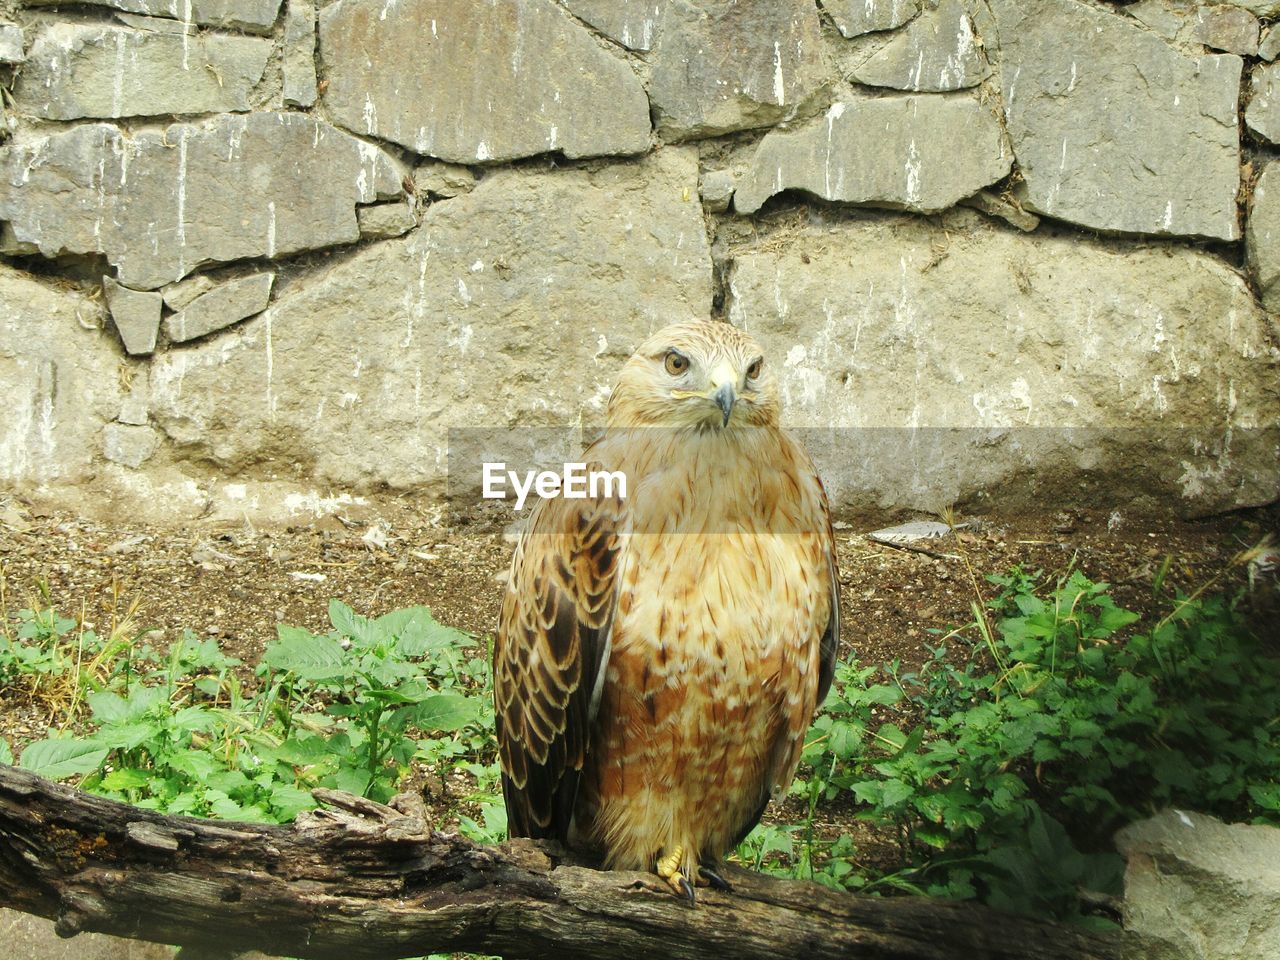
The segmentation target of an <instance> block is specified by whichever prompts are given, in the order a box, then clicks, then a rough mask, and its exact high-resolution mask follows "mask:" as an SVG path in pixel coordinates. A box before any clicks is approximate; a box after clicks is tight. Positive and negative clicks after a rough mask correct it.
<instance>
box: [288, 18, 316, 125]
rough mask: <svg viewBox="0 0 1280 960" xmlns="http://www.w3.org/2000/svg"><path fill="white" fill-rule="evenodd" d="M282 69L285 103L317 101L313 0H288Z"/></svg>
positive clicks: (293, 105) (310, 103) (300, 105)
mask: <svg viewBox="0 0 1280 960" xmlns="http://www.w3.org/2000/svg"><path fill="white" fill-rule="evenodd" d="M280 69H281V71H282V73H283V84H284V91H283V93H284V102H285V106H288V107H309V106H311V105H312V104H313V103H315V102H316V8H315V5H314V4H312V3H311V0H289V6H288V9H287V10H286V11H285V18H284V61H283V63H281V65H280Z"/></svg>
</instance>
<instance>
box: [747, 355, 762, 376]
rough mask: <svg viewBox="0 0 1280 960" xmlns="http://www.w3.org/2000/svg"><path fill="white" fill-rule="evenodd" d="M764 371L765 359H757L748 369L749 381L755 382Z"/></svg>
mask: <svg viewBox="0 0 1280 960" xmlns="http://www.w3.org/2000/svg"><path fill="white" fill-rule="evenodd" d="M763 369H764V357H756V358H755V359H754V360H752V361H751V366H749V367H747V379H748V380H754V379H756V377H758V376H760V371H761V370H763Z"/></svg>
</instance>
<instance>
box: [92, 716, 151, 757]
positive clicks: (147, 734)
mask: <svg viewBox="0 0 1280 960" xmlns="http://www.w3.org/2000/svg"><path fill="white" fill-rule="evenodd" d="M159 733H160V724H158V723H156V722H155V721H154V720H140V721H138V722H137V723H120V724H114V723H113V724H109V725H107V726H104V727H103V728H102V729H101V730H99V731H98V732H97V733H96V734H94V737H93V738H94V740H96V741H97V742H98V743H99V744H100V745H102V746H104V747H111V748H112V749H114V750H132V749H133V748H134V747H140V746H142V745H143V744H144V743H146V742H147V741H148V740H152V739H154V738H155V737H156V736H157V735H158V734H159Z"/></svg>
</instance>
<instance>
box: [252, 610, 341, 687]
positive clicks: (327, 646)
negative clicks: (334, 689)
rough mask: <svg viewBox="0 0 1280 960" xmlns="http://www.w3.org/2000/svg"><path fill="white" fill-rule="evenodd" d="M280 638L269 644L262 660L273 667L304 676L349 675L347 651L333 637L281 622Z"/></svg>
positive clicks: (278, 627) (327, 676) (277, 631)
mask: <svg viewBox="0 0 1280 960" xmlns="http://www.w3.org/2000/svg"><path fill="white" fill-rule="evenodd" d="M276 636H277V638H278V639H276V640H274V641H273V642H271V643H269V644H267V647H266V649H265V650H264V651H263V653H262V662H263V663H265V664H266V665H267V666H268V667H271V668H272V669H273V670H281V671H285V672H287V673H292V674H294V675H295V676H297V677H300V678H301V679H303V680H328V679H331V678H333V677H341V676H344V675H346V673H347V670H348V669H349V663H348V658H347V656H346V651H344V650H343V649H342V645H341V644H339V643H338V641H337V640H335V639H333V637H328V636H316V635H315V634H313V633H311V632H310V631H308V630H303V629H301V628H300V627H290V626H286V625H285V624H283V623H282V624H279V625H278V626H277V627H276Z"/></svg>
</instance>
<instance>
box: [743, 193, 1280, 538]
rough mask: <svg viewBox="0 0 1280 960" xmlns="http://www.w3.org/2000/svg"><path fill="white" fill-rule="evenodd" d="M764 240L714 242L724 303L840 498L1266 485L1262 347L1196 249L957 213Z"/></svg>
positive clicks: (1197, 495)
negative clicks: (762, 353)
mask: <svg viewBox="0 0 1280 960" xmlns="http://www.w3.org/2000/svg"><path fill="white" fill-rule="evenodd" d="M783 239H785V242H782V243H780V242H778V238H774V237H766V238H764V240H763V241H762V243H761V244H760V245H759V246H758V247H756V248H752V247H746V248H742V249H736V250H733V251H732V256H733V263H734V266H733V270H732V273H731V274H730V277H729V294H730V296H729V302H728V316H729V319H730V320H731V321H732V322H734V323H736V324H739V325H741V326H743V327H745V328H746V329H748V330H750V331H751V332H752V333H754V334H755V335H756V336H757V337H758V338H759V339H760V340H761V342H762V344H763V345H764V347H765V349H766V351H767V352H768V354H769V356H771V357H773V358H774V363H775V371H776V372H777V373H778V376H779V379H780V387H781V392H782V399H783V409H784V415H785V419H786V421H787V422H788V423H790V424H791V425H793V426H797V427H813V428H815V429H814V431H813V432H812V433H810V434H809V435H808V436H807V437H806V443H807V444H808V445H809V447H810V449H811V450H812V451H813V452H814V454H815V456H816V457H817V458H818V459H819V460H820V461H821V464H820V465H822V466H825V468H826V469H824V472H823V476H824V478H827V479H829V490H830V492H831V494H832V497H833V498H834V500H835V502H836V504H837V505H838V506H843V507H850V508H854V509H863V510H867V509H873V510H874V509H882V508H898V509H902V508H908V507H909V508H913V509H919V510H925V511H930V512H934V511H937V510H939V509H941V508H942V507H945V506H947V505H948V504H951V503H961V504H969V505H972V506H981V507H984V508H987V509H997V510H1005V511H1012V510H1017V509H1020V508H1021V509H1026V508H1029V507H1038V508H1043V507H1044V505H1045V503H1053V502H1055V499H1056V498H1063V499H1069V500H1071V501H1074V502H1080V501H1081V499H1082V498H1083V499H1088V500H1089V501H1090V502H1092V503H1095V504H1098V503H1107V502H1109V501H1111V500H1112V499H1113V498H1114V499H1115V500H1116V501H1124V500H1127V499H1128V498H1129V497H1134V496H1136V497H1139V498H1143V497H1149V498H1152V499H1151V500H1148V501H1147V507H1148V509H1153V508H1154V509H1159V510H1160V511H1161V512H1169V511H1179V512H1185V513H1201V512H1207V511H1212V510H1222V509H1228V508H1230V507H1232V506H1236V505H1244V504H1259V503H1266V502H1269V501H1271V500H1272V499H1274V498H1275V497H1276V496H1277V494H1280V469H1278V464H1277V452H1276V451H1277V440H1278V439H1280V430H1278V429H1277V428H1276V426H1275V409H1276V407H1277V404H1280V378H1278V377H1277V372H1278V371H1280V357H1278V356H1277V352H1276V350H1275V348H1274V347H1272V346H1271V345H1270V343H1269V340H1268V334H1267V318H1266V316H1265V315H1264V314H1263V313H1262V311H1260V310H1259V309H1258V307H1257V305H1256V303H1255V302H1254V300H1253V298H1252V297H1251V295H1250V292H1249V289H1248V287H1247V285H1246V284H1245V282H1244V281H1243V279H1242V278H1241V277H1240V276H1239V275H1238V274H1236V273H1235V272H1234V271H1233V270H1232V269H1231V268H1230V267H1228V266H1227V265H1226V264H1224V263H1222V262H1221V261H1220V260H1218V259H1217V258H1215V257H1213V256H1212V255H1210V254H1207V253H1204V252H1202V251H1199V250H1195V249H1191V248H1186V247H1177V248H1163V247H1162V248H1147V247H1142V246H1139V245H1137V244H1129V245H1126V246H1123V247H1117V246H1107V245H1104V244H1101V243H1098V242H1094V241H1088V240H1081V239H1077V238H1072V237H1046V236H1041V235H1040V234H1039V233H1037V234H1031V235H1027V234H1020V233H1015V232H1013V231H1011V230H1008V229H1007V228H1003V227H996V226H994V225H989V224H987V223H986V222H985V221H982V220H981V219H980V218H979V215H978V214H976V213H968V212H956V213H953V214H948V215H947V216H946V217H945V218H944V219H943V220H942V222H941V223H937V224H934V223H930V222H926V221H922V220H919V219H916V218H911V217H905V216H892V215H886V214H871V215H863V216H862V217H859V218H858V219H852V220H848V221H846V222H842V223H838V224H834V225H832V226H829V227H820V226H809V227H800V228H796V229H793V230H788V231H787V233H786V235H785V237H784V238H783ZM818 428H821V429H818Z"/></svg>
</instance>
